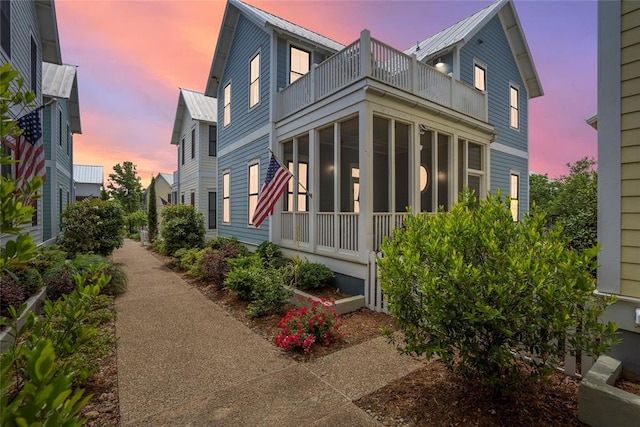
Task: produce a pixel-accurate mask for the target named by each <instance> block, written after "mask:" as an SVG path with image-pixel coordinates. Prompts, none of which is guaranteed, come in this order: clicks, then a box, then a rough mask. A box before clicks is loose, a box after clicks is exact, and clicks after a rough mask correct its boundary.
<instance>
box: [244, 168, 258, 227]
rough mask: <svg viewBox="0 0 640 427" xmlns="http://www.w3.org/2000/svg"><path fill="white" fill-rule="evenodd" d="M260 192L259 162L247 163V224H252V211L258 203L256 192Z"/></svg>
mask: <svg viewBox="0 0 640 427" xmlns="http://www.w3.org/2000/svg"><path fill="white" fill-rule="evenodd" d="M259 192H260V163H253V164H249V188H248V197H249V198H248V206H249V212H248V215H249V216H248V221H247V222H248V224H249V225H251V224H253V213H254V212H255V211H256V205H257V204H258V193H259Z"/></svg>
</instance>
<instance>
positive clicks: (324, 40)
mask: <svg viewBox="0 0 640 427" xmlns="http://www.w3.org/2000/svg"><path fill="white" fill-rule="evenodd" d="M229 3H230V4H232V5H234V6H235V7H237V8H238V9H240V11H242V12H244V13H245V14H246V15H247V17H248V18H249V19H251V18H253V20H254V21H257V22H256V23H258V24H261V25H263V26H266V25H267V24H269V25H272V26H274V27H276V28H278V29H280V30H283V31H285V32H287V33H289V34H293V35H296V36H298V37H302V38H304V39H305V40H306V41H310V42H312V43H313V44H316V45H318V46H322V47H324V48H327V49H330V50H334V51H339V50H342V49H343V48H344V45H342V44H340V43H338V42H336V41H334V40H331V39H330V38H328V37H325V36H323V35H322V34H318V33H316V32H314V31H311V30H307V29H306V28H304V27H301V26H299V25H296V24H294V23H293V22H289V21H287V20H286V19H282V18H280V17H278V16H275V15H272V14H270V13H269V12H265V11H264V10H262V9H258V8H257V7H255V6H251V5H248V4H246V3H243V2H241V1H239V0H229Z"/></svg>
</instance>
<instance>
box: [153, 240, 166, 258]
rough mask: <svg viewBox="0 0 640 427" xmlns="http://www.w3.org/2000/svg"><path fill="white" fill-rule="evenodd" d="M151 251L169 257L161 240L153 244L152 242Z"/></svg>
mask: <svg viewBox="0 0 640 427" xmlns="http://www.w3.org/2000/svg"><path fill="white" fill-rule="evenodd" d="M151 249H152V250H153V251H154V252H156V253H159V254H161V255H167V249H166V247H165V245H164V240H162V239H160V238H156V239H155V240H154V241H153V242H151Z"/></svg>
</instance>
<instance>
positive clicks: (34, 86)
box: [31, 37, 38, 93]
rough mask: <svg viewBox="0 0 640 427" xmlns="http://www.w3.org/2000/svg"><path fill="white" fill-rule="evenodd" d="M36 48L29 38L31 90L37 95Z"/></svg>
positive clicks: (32, 40)
mask: <svg viewBox="0 0 640 427" xmlns="http://www.w3.org/2000/svg"><path fill="white" fill-rule="evenodd" d="M37 89H38V46H37V45H36V41H35V40H34V39H33V37H31V90H32V91H33V93H38V91H37Z"/></svg>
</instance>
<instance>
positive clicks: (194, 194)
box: [191, 191, 196, 206]
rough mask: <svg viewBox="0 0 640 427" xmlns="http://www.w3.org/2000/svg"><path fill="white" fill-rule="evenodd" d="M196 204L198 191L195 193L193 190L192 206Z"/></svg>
mask: <svg viewBox="0 0 640 427" xmlns="http://www.w3.org/2000/svg"><path fill="white" fill-rule="evenodd" d="M195 205H196V193H194V192H193V191H192V192H191V206H195Z"/></svg>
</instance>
